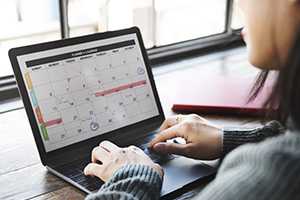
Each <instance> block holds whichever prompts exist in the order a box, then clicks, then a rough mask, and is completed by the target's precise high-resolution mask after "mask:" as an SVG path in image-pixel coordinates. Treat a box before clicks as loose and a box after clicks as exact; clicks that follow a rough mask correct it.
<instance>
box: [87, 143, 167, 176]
mask: <svg viewBox="0 0 300 200" xmlns="http://www.w3.org/2000/svg"><path fill="white" fill-rule="evenodd" d="M129 164H141V165H147V166H150V167H152V168H153V169H154V170H156V171H157V172H158V173H159V174H160V175H161V177H162V176H163V170H162V168H161V167H160V166H159V165H158V164H155V163H154V162H153V161H152V160H151V159H150V158H149V157H148V156H147V155H146V154H145V153H144V152H143V151H142V150H141V149H139V148H138V147H135V146H130V147H127V148H120V147H118V146H117V145H115V144H113V143H111V142H109V141H103V142H101V143H100V145H99V146H98V147H95V148H94V149H93V151H92V162H91V163H90V164H88V165H87V166H86V167H85V169H84V174H85V175H91V176H97V177H98V178H100V179H102V180H103V181H105V182H106V181H107V180H108V179H109V178H111V177H112V175H113V174H114V173H115V172H116V171H117V170H118V169H120V168H121V167H123V166H125V165H129Z"/></svg>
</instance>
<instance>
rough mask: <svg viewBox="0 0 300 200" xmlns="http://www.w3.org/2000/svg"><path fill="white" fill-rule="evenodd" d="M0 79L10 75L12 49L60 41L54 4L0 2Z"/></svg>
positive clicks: (22, 0) (47, 1)
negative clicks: (10, 51)
mask: <svg viewBox="0 0 300 200" xmlns="http://www.w3.org/2000/svg"><path fill="white" fill-rule="evenodd" d="M0 4H1V5H0V25H1V32H0V65H1V68H0V77H4V76H8V75H12V74H13V71H12V68H11V65H10V62H9V58H8V53H7V52H8V50H9V49H10V48H12V47H17V46H22V45H27V44H32V43H38V42H43V41H50V40H55V39H59V38H60V29H59V13H58V1H54V0H43V1H41V0H9V1H0Z"/></svg>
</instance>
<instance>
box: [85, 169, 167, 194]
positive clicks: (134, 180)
mask: <svg viewBox="0 0 300 200" xmlns="http://www.w3.org/2000/svg"><path fill="white" fill-rule="evenodd" d="M161 186H162V179H161V177H160V175H159V174H158V173H157V172H156V171H155V170H154V169H152V168H151V167H149V166H145V165H126V166H125V167H123V168H121V169H119V170H118V171H117V172H116V173H115V174H114V175H113V177H112V178H111V179H110V180H109V181H107V182H106V183H105V184H104V185H103V186H102V187H101V188H100V190H99V191H98V192H97V193H94V194H91V195H89V196H88V197H87V198H86V200H100V199H101V200H106V199H107V200H111V199H121V200H129V199H130V200H148V199H153V200H156V199H159V197H160V190H161Z"/></svg>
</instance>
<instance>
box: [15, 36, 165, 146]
mask: <svg viewBox="0 0 300 200" xmlns="http://www.w3.org/2000/svg"><path fill="white" fill-rule="evenodd" d="M17 60H18V63H19V66H20V68H21V73H22V76H23V79H24V82H25V85H26V89H27V93H28V96H29V98H30V102H31V106H32V109H33V111H34V115H35V120H36V123H37V124H38V126H39V130H40V134H41V137H42V140H43V143H44V146H45V150H46V152H50V151H53V150H56V149H59V148H62V147H65V146H68V145H70V144H74V143H77V142H80V141H83V140H86V139H89V138H92V137H95V136H98V135H101V134H104V133H107V132H110V131H113V130H116V129H119V128H122V127H125V126H128V125H131V124H135V123H137V122H140V121H143V120H146V119H149V118H153V117H155V116H158V115H159V109H158V107H157V104H156V101H155V97H154V94H153V90H152V88H151V84H150V80H149V76H148V73H147V70H146V65H145V63H144V60H143V56H142V52H141V48H140V45H139V42H138V38H137V36H136V34H128V35H123V36H118V37H114V38H109V39H103V40H97V41H93V42H86V43H81V44H77V45H72V46H66V47H62V48H57V49H51V50H46V51H41V52H35V53H30V54H26V55H22V56H18V57H17Z"/></svg>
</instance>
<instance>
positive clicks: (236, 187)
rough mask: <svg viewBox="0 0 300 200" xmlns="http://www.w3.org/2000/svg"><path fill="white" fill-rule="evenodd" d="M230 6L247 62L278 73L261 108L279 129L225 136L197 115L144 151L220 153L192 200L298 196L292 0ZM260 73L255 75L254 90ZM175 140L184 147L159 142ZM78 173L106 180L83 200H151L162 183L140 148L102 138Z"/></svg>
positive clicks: (173, 121)
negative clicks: (274, 114)
mask: <svg viewBox="0 0 300 200" xmlns="http://www.w3.org/2000/svg"><path fill="white" fill-rule="evenodd" d="M238 3H239V6H240V8H241V10H242V12H243V14H244V19H245V29H244V38H245V41H246V43H247V49H248V52H249V61H250V62H251V63H252V64H253V65H255V66H256V67H258V68H260V69H262V70H263V71H266V70H279V76H278V80H277V84H276V86H275V87H274V90H273V93H272V95H271V96H270V98H269V101H268V104H267V105H269V106H272V105H273V106H274V105H275V104H276V105H279V115H278V116H279V119H280V120H281V122H282V123H283V124H284V125H285V127H286V128H287V130H286V131H283V130H282V128H281V127H280V125H279V124H278V123H277V122H275V121H274V122H271V123H269V124H267V125H266V126H264V127H261V128H258V129H255V130H252V131H226V130H222V129H221V128H219V127H217V126H214V125H212V124H210V123H209V122H208V121H206V120H205V119H203V118H201V117H199V116H197V115H188V116H181V115H180V116H175V117H171V118H169V119H167V120H166V121H165V122H164V123H163V125H162V127H161V132H160V134H158V136H157V137H156V138H155V139H154V140H153V141H152V142H151V143H150V147H152V148H153V149H154V150H155V151H158V152H162V153H175V154H180V155H184V156H187V157H191V158H196V159H215V158H220V157H222V156H225V155H226V157H225V158H224V160H223V162H222V164H221V166H220V168H219V170H218V173H217V176H216V178H215V179H214V180H213V181H212V182H211V183H210V184H209V185H208V186H207V187H206V188H205V189H204V190H203V191H202V192H201V193H200V194H199V196H198V198H199V199H228V200H232V199H280V200H284V199H300V130H299V128H300V92H299V91H298V90H300V78H298V77H300V0H239V2H238ZM266 75H267V73H266V72H263V73H262V76H261V78H260V79H259V80H260V81H259V82H258V84H259V85H258V87H257V89H259V88H260V86H261V85H262V84H263V81H264V79H265V77H266ZM283 132H284V133H283ZM177 136H179V137H183V138H185V139H186V141H187V144H185V145H183V144H169V143H166V142H165V141H166V140H167V139H170V138H174V137H177ZM250 142H251V143H252V144H247V145H243V146H241V147H239V148H236V147H237V146H239V145H241V144H244V143H250ZM233 149H234V150H233ZM231 150H233V151H232V152H230V151H231ZM229 152H230V153H229ZM97 161H101V163H102V164H98V162H97ZM85 174H86V175H94V176H98V177H99V178H101V179H103V180H104V181H107V182H106V184H105V185H104V186H103V187H102V188H101V189H100V191H99V192H98V193H96V194H93V195H90V196H89V197H88V198H87V199H158V198H159V193H160V189H161V184H162V178H163V170H162V169H161V167H160V166H159V165H157V164H154V163H153V162H152V161H151V160H150V159H149V158H148V157H147V156H146V155H145V154H144V153H143V152H142V151H141V150H140V149H138V148H136V147H128V148H119V147H117V146H116V145H114V144H112V143H110V142H108V141H105V142H102V143H101V144H100V145H99V147H97V148H95V149H94V151H93V152H92V163H91V164H89V165H88V166H87V167H86V168H85Z"/></svg>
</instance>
